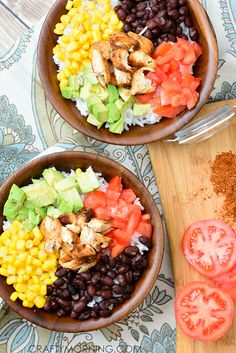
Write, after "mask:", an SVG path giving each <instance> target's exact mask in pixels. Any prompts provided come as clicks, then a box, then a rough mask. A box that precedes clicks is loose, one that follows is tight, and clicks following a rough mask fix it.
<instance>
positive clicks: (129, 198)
mask: <svg viewBox="0 0 236 353" xmlns="http://www.w3.org/2000/svg"><path fill="white" fill-rule="evenodd" d="M120 198H121V199H122V200H124V201H126V202H127V203H133V202H134V201H135V200H136V198H137V196H136V195H135V193H134V192H133V190H132V189H125V190H123V191H122V193H121V195H120Z"/></svg>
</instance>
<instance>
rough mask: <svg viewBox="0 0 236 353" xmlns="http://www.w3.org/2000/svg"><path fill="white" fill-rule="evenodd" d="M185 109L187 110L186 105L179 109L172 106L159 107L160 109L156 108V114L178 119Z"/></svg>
mask: <svg viewBox="0 0 236 353" xmlns="http://www.w3.org/2000/svg"><path fill="white" fill-rule="evenodd" d="M184 109H185V106H184V105H183V106H180V107H177V108H174V107H172V106H171V105H167V106H165V107H162V106H159V107H155V109H154V113H156V114H159V115H162V116H164V117H166V118H170V119H171V118H176V117H177V115H179V114H180V113H181V112H182V111H183V110H184Z"/></svg>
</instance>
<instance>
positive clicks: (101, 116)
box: [92, 103, 108, 123]
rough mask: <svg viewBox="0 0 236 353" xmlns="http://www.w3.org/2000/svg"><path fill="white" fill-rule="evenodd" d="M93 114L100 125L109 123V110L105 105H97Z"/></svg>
mask: <svg viewBox="0 0 236 353" xmlns="http://www.w3.org/2000/svg"><path fill="white" fill-rule="evenodd" d="M92 114H93V115H94V116H95V118H96V119H97V120H98V121H100V123H105V122H106V121H107V115H108V109H107V107H106V106H105V105H104V104H103V103H100V104H95V105H94V106H93V112H92Z"/></svg>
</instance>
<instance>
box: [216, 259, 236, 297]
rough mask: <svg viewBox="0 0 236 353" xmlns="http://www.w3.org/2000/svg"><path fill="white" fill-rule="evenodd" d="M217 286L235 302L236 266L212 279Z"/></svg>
mask: <svg viewBox="0 0 236 353" xmlns="http://www.w3.org/2000/svg"><path fill="white" fill-rule="evenodd" d="M213 280H214V282H215V283H216V285H217V286H218V287H220V288H221V289H222V290H223V291H224V292H226V293H227V294H229V295H230V296H231V298H232V299H233V301H234V302H235V303H236V266H234V267H233V268H232V270H231V271H229V272H227V273H225V274H224V275H221V276H219V277H216V278H214V279H213Z"/></svg>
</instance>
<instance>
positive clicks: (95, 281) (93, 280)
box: [91, 272, 101, 285]
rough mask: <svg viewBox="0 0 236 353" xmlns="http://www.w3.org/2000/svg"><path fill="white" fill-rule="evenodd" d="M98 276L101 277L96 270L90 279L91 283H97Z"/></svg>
mask: <svg viewBox="0 0 236 353" xmlns="http://www.w3.org/2000/svg"><path fill="white" fill-rule="evenodd" d="M100 278H101V274H100V273H99V272H96V273H95V274H94V275H93V277H92V279H91V282H92V284H93V285H96V284H98V282H99V281H100Z"/></svg>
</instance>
